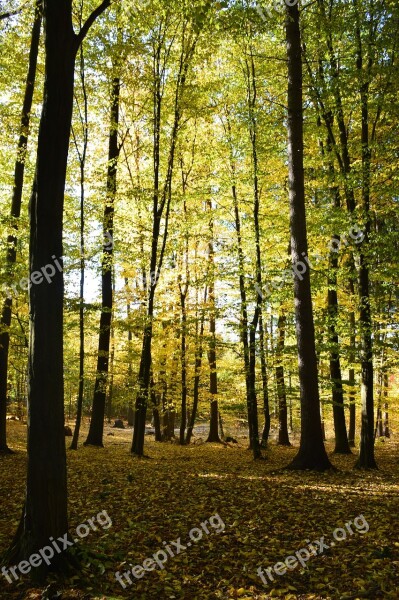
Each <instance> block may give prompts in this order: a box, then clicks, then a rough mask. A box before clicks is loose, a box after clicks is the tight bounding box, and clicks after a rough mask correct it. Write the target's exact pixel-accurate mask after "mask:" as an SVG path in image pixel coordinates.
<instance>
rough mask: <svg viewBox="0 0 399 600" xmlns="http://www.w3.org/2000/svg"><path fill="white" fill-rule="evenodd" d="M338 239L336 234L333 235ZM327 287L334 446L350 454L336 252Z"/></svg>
mask: <svg viewBox="0 0 399 600" xmlns="http://www.w3.org/2000/svg"><path fill="white" fill-rule="evenodd" d="M334 239H337V240H338V241H339V238H338V237H337V236H335V237H334ZM329 267H330V269H329V280H328V283H329V289H328V315H329V338H330V339H329V342H330V378H331V384H332V403H333V416H334V432H335V448H334V452H335V453H337V454H351V449H350V447H349V442H348V434H347V431H346V423H345V411H344V392H343V387H342V375H341V361H340V355H339V340H338V333H337V330H336V322H337V318H338V295H337V270H338V254H337V253H336V252H331V253H330V265H329Z"/></svg>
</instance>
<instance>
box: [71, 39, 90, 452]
mask: <svg viewBox="0 0 399 600" xmlns="http://www.w3.org/2000/svg"><path fill="white" fill-rule="evenodd" d="M80 81H81V84H82V93H83V117H82V123H81V124H82V130H83V149H82V152H80V150H79V149H78V145H77V141H76V137H75V136H74V140H75V146H76V150H77V152H78V158H79V166H80V283H79V388H78V400H77V405H76V422H75V429H74V432H73V438H72V442H71V445H70V449H71V450H77V449H78V442H79V432H80V424H81V421H82V410H83V393H84V361H85V326H84V325H85V321H84V317H85V309H84V291H85V214H84V207H85V166H86V155H87V146H88V120H89V119H88V106H87V93H86V82H85V63H84V54H83V47H82V46H81V48H80Z"/></svg>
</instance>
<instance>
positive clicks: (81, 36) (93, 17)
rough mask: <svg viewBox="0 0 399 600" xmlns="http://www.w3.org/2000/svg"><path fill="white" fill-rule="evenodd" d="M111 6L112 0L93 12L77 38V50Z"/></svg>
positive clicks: (108, 0) (104, 0)
mask: <svg viewBox="0 0 399 600" xmlns="http://www.w3.org/2000/svg"><path fill="white" fill-rule="evenodd" d="M109 6H111V0H103V2H102V3H101V4H100V5H99V6H97V8H96V9H94V10H93V12H92V13H91V15H90V16H89V17H88V19H87V21H86V22H85V24H84V25H83V27H82V29H81V30H80V31H79V33H78V34H77V36H76V49H78V48H79V46H80V44H81V43H82V42H83V40H84V39H85V37H86V35H87V33H88V31H89V29H90V27H91V26H92V25H93V23H94V21H95V20H96V19H97V18H98V17H99V16H100V15H101V14H102V13H103V12H104V11H105V10H106V9H107V8H108V7H109Z"/></svg>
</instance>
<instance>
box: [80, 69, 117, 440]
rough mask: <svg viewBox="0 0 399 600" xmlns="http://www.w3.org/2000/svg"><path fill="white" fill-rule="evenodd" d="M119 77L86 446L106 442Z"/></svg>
mask: <svg viewBox="0 0 399 600" xmlns="http://www.w3.org/2000/svg"><path fill="white" fill-rule="evenodd" d="M119 102H120V79H119V76H115V77H114V78H113V80H112V95H111V122H110V130H109V150H108V168H107V199H106V203H105V208H104V220H103V230H104V248H103V258H102V264H101V271H102V272H101V290H102V302H101V316H100V332H99V337H98V355H97V374H96V383H95V386H94V395H93V406H92V413H91V420H90V429H89V433H88V436H87V439H86V441H85V446H87V445H91V446H100V447H102V446H103V433H104V417H105V400H106V394H107V384H108V371H109V351H110V340H111V322H112V304H113V293H112V266H113V232H114V203H115V196H116V177H117V168H118V158H119V153H120V146H119V144H118V128H119Z"/></svg>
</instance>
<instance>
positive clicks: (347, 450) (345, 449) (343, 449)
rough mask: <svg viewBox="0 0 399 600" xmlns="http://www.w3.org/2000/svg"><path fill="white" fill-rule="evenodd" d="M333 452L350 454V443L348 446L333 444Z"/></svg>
mask: <svg viewBox="0 0 399 600" xmlns="http://www.w3.org/2000/svg"><path fill="white" fill-rule="evenodd" d="M333 454H352V450H351V449H350V444H349V445H348V446H345V445H344V446H335V448H334V451H333Z"/></svg>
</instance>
